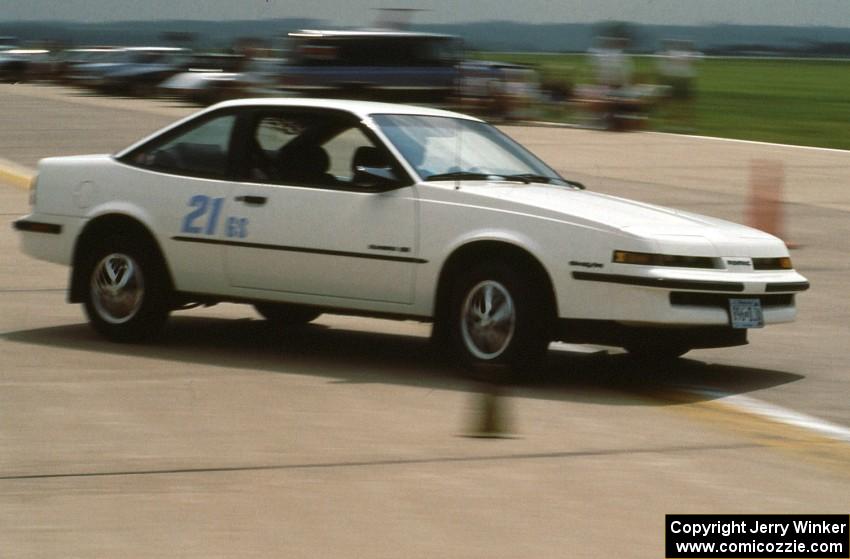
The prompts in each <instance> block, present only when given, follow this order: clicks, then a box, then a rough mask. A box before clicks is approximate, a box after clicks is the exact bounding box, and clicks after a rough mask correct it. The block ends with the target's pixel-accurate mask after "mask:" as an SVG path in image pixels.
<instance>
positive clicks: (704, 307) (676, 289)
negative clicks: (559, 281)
mask: <svg viewBox="0 0 850 559" xmlns="http://www.w3.org/2000/svg"><path fill="white" fill-rule="evenodd" d="M623 271H625V270H613V271H612V273H608V272H596V271H593V272H589V271H572V272H571V274H570V279H571V280H572V281H570V282H569V288H568V290H565V292H564V293H563V294H562V293H559V301H560V302H561V304H560V305H559V311H560V316H561V317H562V318H582V319H591V320H608V321H616V322H619V323H622V324H630V325H644V326H649V325H663V326H688V325H693V326H729V324H730V316H729V299H732V298H741V299H759V300H760V301H761V303H762V309H763V313H764V322H765V324H775V323H781V322H790V321H793V320H794V318H795V317H796V314H797V311H796V306H795V301H794V295H795V294H796V293H799V292H801V291H805V290H806V289H808V288H809V282H808V281H807V280H806V278H804V277H803V276H801V275H800V274H798V273H797V272H795V271H794V270H776V271H758V272H737V273H733V272H726V271H714V270H684V269H682V270H670V269H658V268H647V269H644V270H641V271H640V273H637V274H634V273H631V274H625V273H623Z"/></svg>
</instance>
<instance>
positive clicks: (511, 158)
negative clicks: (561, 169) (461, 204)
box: [372, 114, 570, 185]
mask: <svg viewBox="0 0 850 559" xmlns="http://www.w3.org/2000/svg"><path fill="white" fill-rule="evenodd" d="M372 119H373V120H374V121H375V123H376V124H377V125H378V126H379V127H380V129H381V131H382V132H383V133H384V135H385V136H386V137H387V138H388V139H389V140H390V142H392V143H393V145H394V146H395V147H396V148H397V149H398V151H399V152H401V154H402V156H404V158H405V159H406V160H407V162H408V163H410V165H411V166H412V167H413V168H414V169H416V172H417V173H418V174H419V176H420V177H422V179H424V180H426V181H428V180H430V181H437V180H461V179H480V180H486V179H496V180H498V179H507V180H517V181H520V182H544V183H550V184H559V185H568V184H570V183H569V182H568V181H566V180H564V179H563V178H561V177H560V176H559V175H558V173H556V172H555V171H553V170H552V169H550V168H549V167H548V166H547V165H546V164H545V163H543V162H542V161H540V160H539V159H537V157H535V156H534V155H532V154H531V153H530V152H528V151H527V150H526V149H525V148H523V147H522V146H520V145H519V144H517V143H516V142H514V141H513V140H511V139H510V138H509V137H507V136H506V135H504V134H502V133H501V132H499V131H498V130H497V129H495V128H494V127H492V126H490V125H489V124H486V123H484V122H479V121H476V120H468V119H462V118H451V117H443V116H422V115H395V114H378V115H372Z"/></svg>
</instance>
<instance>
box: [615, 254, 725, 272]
mask: <svg viewBox="0 0 850 559" xmlns="http://www.w3.org/2000/svg"><path fill="white" fill-rule="evenodd" d="M611 261H612V262H614V263H617V264H638V265H641V266H672V267H676V268H720V267H721V266H720V265H719V261H718V259H717V258H712V257H710V256H679V255H675V254H654V253H650V252H629V251H626V250H615V251H614V255H613V257H612V258H611Z"/></svg>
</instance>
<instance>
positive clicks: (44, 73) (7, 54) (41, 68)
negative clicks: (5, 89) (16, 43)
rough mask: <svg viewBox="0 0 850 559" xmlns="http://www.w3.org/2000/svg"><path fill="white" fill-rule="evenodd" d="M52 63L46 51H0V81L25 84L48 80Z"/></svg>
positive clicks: (15, 49) (22, 49)
mask: <svg viewBox="0 0 850 559" xmlns="http://www.w3.org/2000/svg"><path fill="white" fill-rule="evenodd" d="M53 66H54V62H53V59H52V58H51V55H50V51H49V50H46V49H24V48H11V49H6V50H2V51H0V81H2V82H13V83H14V82H25V81H38V80H44V79H48V78H49V77H50V76H51V75H52V73H53Z"/></svg>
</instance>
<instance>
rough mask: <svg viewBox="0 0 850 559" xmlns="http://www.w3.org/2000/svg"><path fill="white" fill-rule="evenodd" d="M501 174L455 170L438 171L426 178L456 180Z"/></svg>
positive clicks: (482, 178)
mask: <svg viewBox="0 0 850 559" xmlns="http://www.w3.org/2000/svg"><path fill="white" fill-rule="evenodd" d="M497 176H500V175H492V174H490V173H473V172H471V171H454V172H451V173H438V174H436V175H431V176H430V177H428V178H426V179H425V180H426V181H455V180H487V179H489V178H491V177H497Z"/></svg>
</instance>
